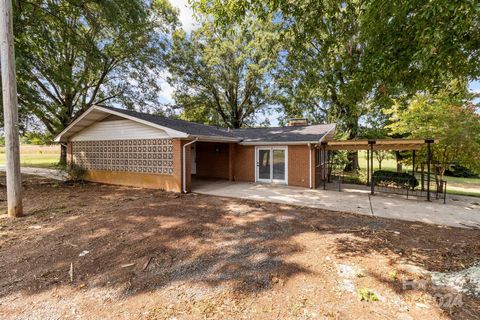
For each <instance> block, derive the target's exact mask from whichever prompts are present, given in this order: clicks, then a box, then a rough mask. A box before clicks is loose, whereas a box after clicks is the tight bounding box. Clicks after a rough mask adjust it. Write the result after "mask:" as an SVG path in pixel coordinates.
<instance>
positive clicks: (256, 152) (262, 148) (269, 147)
mask: <svg viewBox="0 0 480 320" xmlns="http://www.w3.org/2000/svg"><path fill="white" fill-rule="evenodd" d="M260 150H269V152H270V179H260V177H259V172H258V170H259V165H258V161H259V159H258V153H259V151H260ZM274 150H284V152H285V179H284V180H279V179H273V151H274ZM254 166H255V167H254V170H255V182H259V183H278V184H288V146H257V147H255V163H254Z"/></svg>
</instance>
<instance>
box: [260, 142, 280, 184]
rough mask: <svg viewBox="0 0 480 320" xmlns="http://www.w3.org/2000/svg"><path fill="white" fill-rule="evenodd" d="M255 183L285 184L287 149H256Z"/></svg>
mask: <svg viewBox="0 0 480 320" xmlns="http://www.w3.org/2000/svg"><path fill="white" fill-rule="evenodd" d="M256 157H257V181H258V182H266V183H287V148H286V147H258V148H257V154H256Z"/></svg>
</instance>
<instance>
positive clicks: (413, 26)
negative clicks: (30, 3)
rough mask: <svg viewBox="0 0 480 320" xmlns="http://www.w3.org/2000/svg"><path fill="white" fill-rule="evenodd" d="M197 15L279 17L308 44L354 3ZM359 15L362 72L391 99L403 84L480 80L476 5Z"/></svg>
mask: <svg viewBox="0 0 480 320" xmlns="http://www.w3.org/2000/svg"><path fill="white" fill-rule="evenodd" d="M193 2H194V7H195V8H196V10H198V11H201V12H204V13H207V14H210V15H212V16H213V17H214V19H215V22H216V23H220V24H226V23H231V22H232V21H238V20H242V19H243V17H244V15H245V14H246V13H252V14H254V15H256V16H258V17H261V18H266V17H269V16H270V15H272V14H275V15H276V17H277V18H278V19H281V20H282V21H284V25H285V27H287V28H289V29H290V30H292V31H293V32H294V35H295V37H294V39H293V41H294V42H295V43H293V45H295V46H297V45H301V44H303V43H305V42H308V41H309V38H310V36H311V35H312V34H316V33H317V29H318V28H322V24H324V23H325V20H326V18H325V16H326V13H327V16H328V11H329V9H328V7H329V6H330V5H336V6H340V7H342V8H343V7H345V6H348V5H350V4H351V3H352V2H351V1H342V0H340V1H332V2H330V4H329V2H327V1H317V0H304V1H288V0H275V1H263V0H194V1H193ZM354 5H355V6H356V7H357V8H358V10H360V11H361V14H360V16H359V21H357V23H359V25H360V33H359V35H360V39H359V41H360V42H361V43H364V44H368V46H366V47H365V48H364V50H365V60H364V65H363V66H364V67H365V69H366V70H368V73H369V74H371V75H372V77H373V78H374V79H375V81H376V82H377V84H376V87H377V88H378V89H379V90H381V91H382V92H383V94H386V95H389V93H390V92H391V90H392V89H395V88H396V87H397V86H398V85H399V84H400V85H402V86H403V88H404V89H405V90H409V91H410V92H414V93H415V92H416V91H418V90H425V89H430V90H433V89H441V88H442V86H443V85H445V84H446V83H448V82H449V81H450V80H451V79H452V78H466V77H468V78H470V79H478V78H479V77H480V64H479V63H478V56H479V54H480V33H479V32H478V30H479V29H480V19H479V13H478V12H479V11H478V10H479V9H478V1H474V0H458V1H450V0H436V1H423V0H410V1H393V2H392V1H389V0H370V1H363V0H360V1H355V3H354Z"/></svg>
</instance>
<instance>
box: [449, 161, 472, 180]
mask: <svg viewBox="0 0 480 320" xmlns="http://www.w3.org/2000/svg"><path fill="white" fill-rule="evenodd" d="M445 175H446V176H450V177H460V178H476V177H478V174H476V173H475V172H473V171H472V170H470V169H469V168H466V167H464V166H462V165H459V164H452V165H451V166H450V168H448V169H446V170H445Z"/></svg>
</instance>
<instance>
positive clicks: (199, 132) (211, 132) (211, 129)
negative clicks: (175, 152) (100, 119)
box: [102, 106, 236, 138]
mask: <svg viewBox="0 0 480 320" xmlns="http://www.w3.org/2000/svg"><path fill="white" fill-rule="evenodd" d="M102 108H105V109H110V110H113V111H116V112H120V113H123V114H126V115H128V116H131V117H135V118H139V119H141V120H145V121H148V122H151V123H154V124H157V125H160V126H164V127H167V128H170V129H173V130H177V131H181V132H185V133H187V134H189V135H192V136H216V137H225V138H236V136H235V135H233V133H231V132H228V131H227V130H226V129H224V128H219V127H215V126H209V125H205V124H200V123H195V122H190V121H185V120H180V119H170V118H167V117H164V116H159V115H154V114H148V113H142V112H137V111H131V110H125V109H118V108H112V107H105V106H102Z"/></svg>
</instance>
